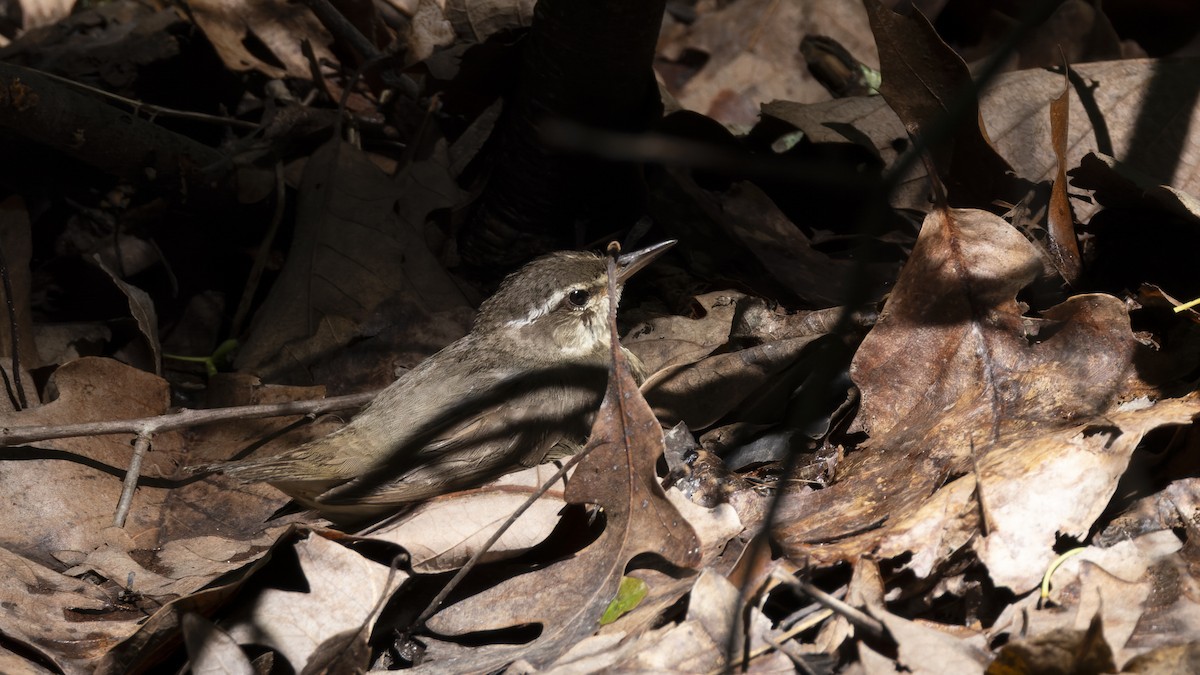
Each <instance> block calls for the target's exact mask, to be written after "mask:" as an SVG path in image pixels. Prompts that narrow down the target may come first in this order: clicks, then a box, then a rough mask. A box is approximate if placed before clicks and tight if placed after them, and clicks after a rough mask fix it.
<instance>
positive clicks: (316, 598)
mask: <svg viewBox="0 0 1200 675" xmlns="http://www.w3.org/2000/svg"><path fill="white" fill-rule="evenodd" d="M296 554H297V556H298V557H299V559H300V567H301V569H302V570H303V572H304V578H305V582H306V589H305V590H303V591H298V590H291V589H271V588H268V589H265V590H264V591H263V592H262V594H261V595H260V596H259V597H258V598H257V599H256V600H255V601H254V602H253V603H251V604H250V606H249V607H248V608H247V610H246V611H245V612H243V613H242V614H241V615H240V616H238V617H235V618H233V619H232V620H231V621H230V628H229V634H230V635H231V636H232V637H233V638H234V639H236V640H238V642H240V643H254V644H263V645H266V646H269V647H271V648H273V649H276V650H278V651H279V652H280V653H281V654H283V656H284V657H286V658H287V660H288V662H289V663H291V664H292V667H293V668H295V670H296V671H297V672H299V671H300V670H301V669H303V668H304V666H305V665H307V664H308V661H309V657H310V656H312V655H313V653H314V652H315V651H317V649H318V648H319V647H321V645H322V644H323V643H325V641H326V640H329V639H331V638H334V637H336V636H338V635H340V634H342V633H345V632H346V631H351V630H353V631H357V630H359V629H360V628H361V627H362V626H364V625H366V626H370V625H371V623H372V622H373V620H374V617H376V616H377V615H378V613H379V611H380V609H381V608H382V602H381V600H382V599H384V598H387V597H388V596H390V595H391V594H392V592H394V591H395V590H396V588H398V587H399V585H400V583H401V582H403V581H404V579H405V575H404V574H403V573H400V572H396V571H394V570H389V569H388V568H387V567H386V566H384V565H380V564H378V563H375V562H372V561H371V560H368V559H366V558H364V557H363V556H360V555H358V554H357V553H355V552H353V551H351V550H349V549H347V548H346V547H344V546H341V545H340V544H335V543H333V542H331V541H329V540H328V539H326V538H324V537H322V536H320V535H319V534H316V533H313V534H310V535H309V536H308V538H307V539H306V540H304V541H302V542H300V543H299V544H297V546H296ZM366 665H367V664H365V663H362V664H359V666H358V667H360V668H365V666H366Z"/></svg>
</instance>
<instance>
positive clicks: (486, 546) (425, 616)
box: [408, 446, 592, 635]
mask: <svg viewBox="0 0 1200 675" xmlns="http://www.w3.org/2000/svg"><path fill="white" fill-rule="evenodd" d="M591 451H592V448H591V447H590V446H589V447H584V448H583V449H582V450H580V451H579V453H578V454H576V455H575V456H573V457H571V459H569V460H567V461H566V462H563V465H562V468H560V469H559V470H558V471H556V472H555V473H554V475H553V476H551V477H550V478H549V479H548V480H547V481H546V482H545V483H543V484H542V486H541V487H540V488H538V489H537V491H536V492H534V493H533V494H531V495H529V498H528V499H526V500H525V502H524V503H523V504H521V505H520V506H519V507H517V510H516V511H513V512H512V515H510V516H509V517H508V518H507V519H505V521H504V522H503V523H502V524H501V525H500V527H499V528H497V529H496V531H495V532H493V533H492V536H490V537H488V540H487V541H485V542H483V546H480V547H479V550H477V551H475V553H474V554H473V555H472V556H471V559H470V560H468V561H467V564H465V565H463V566H462V567H461V568H460V569H459V570H458V572H457V573H455V575H454V577H453V578H451V579H450V581H449V583H447V584H446V585H445V587H443V588H442V590H441V591H440V592H439V593H438V594H437V595H436V596H434V598H433V600H430V601H429V606H427V607H426V608H425V611H423V612H421V615H420V616H418V617H417V618H416V619H415V620H413V622H412V623H411V624H410V625H409V628H408V633H409V634H410V635H411V634H412V633H413V632H414V631H416V630H417V629H418V628H420V627H421V626H422V625H424V623H425V622H426V621H428V620H429V617H431V616H433V615H434V614H435V613H436V612H437V611H438V608H440V607H441V606H442V603H443V602H445V601H446V598H447V597H448V596H449V595H450V592H451V591H453V590H454V588H455V587H456V586H458V585H459V584H460V583H462V580H463V578H464V577H466V576H467V574H469V573H470V571H471V570H472V569H474V568H475V566H476V565H477V564H479V561H480V560H481V559H483V556H484V554H485V553H487V552H488V551H489V550H491V548H492V546H495V545H496V542H497V541H500V537H502V536H504V533H505V532H507V531H508V529H509V528H510V527H512V526H513V524H514V523H516V522H517V519H518V518H520V517H521V515H522V514H523V513H525V512H526V511H528V510H529V507H531V506H533V505H534V504H535V503H537V500H538V499H540V498H541V496H542V495H544V494H546V492H548V491H549V490H550V488H552V487H554V485H555V483H557V482H558V481H560V480H562V477H563V476H565V475H567V472H568V471H570V470H571V469H573V468H574V467H575V465H576V464H578V463H579V462H580V461H581V460H582V459H583V458H584V457H586V456H587V455H588V453H590V452H591Z"/></svg>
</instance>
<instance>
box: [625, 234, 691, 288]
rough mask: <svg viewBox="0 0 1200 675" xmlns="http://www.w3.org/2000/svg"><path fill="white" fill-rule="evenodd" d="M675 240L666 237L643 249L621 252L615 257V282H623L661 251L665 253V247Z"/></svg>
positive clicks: (656, 256) (652, 260)
mask: <svg viewBox="0 0 1200 675" xmlns="http://www.w3.org/2000/svg"><path fill="white" fill-rule="evenodd" d="M677 241H678V240H676V239H668V240H666V241H662V242H659V243H657V244H654V245H653V246H647V247H646V248H643V249H638V250H636V251H630V252H629V253H625V254H622V255H621V256H620V257H618V258H617V283H618V284H623V283H625V281H626V280H628V279H629V277H631V276H633V275H634V273H636V272H637V271H638V270H640V269H642V268H643V267H645V266H646V265H649V264H650V263H652V262H654V260H655V259H656V258H658V257H659V256H660V255H662V254H663V253H666V252H667V249H669V248H671V247H672V246H674V245H675V244H676V242H677Z"/></svg>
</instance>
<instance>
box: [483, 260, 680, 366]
mask: <svg viewBox="0 0 1200 675" xmlns="http://www.w3.org/2000/svg"><path fill="white" fill-rule="evenodd" d="M674 244H675V241H674V240H668V241H664V242H662V243H659V244H655V245H653V246H648V247H646V248H643V249H639V250H637V251H632V252H630V253H626V254H623V255H621V256H620V257H619V258H617V280H616V281H617V284H616V285H617V297H616V298H615V299H614V300H615V301H620V294H621V289H622V287H623V286H624V284H625V281H626V280H627V279H629V277H630V276H632V275H633V274H634V273H635V272H637V271H638V270H640V269H642V268H643V267H645V266H646V265H648V264H650V262H651V261H653V260H654V259H656V258H658V257H659V256H660V255H662V254H663V253H664V252H665V251H666V250H667V249H669V248H671V246H673V245H674ZM608 295H609V294H608V264H607V259H606V258H605V257H604V256H600V255H596V254H594V253H580V252H574V251H564V252H558V253H551V254H549V255H545V256H542V257H540V258H538V259H536V260H534V261H532V262H530V263H529V264H527V265H525V266H524V267H522V268H521V269H519V270H517V271H516V272H513V273H512V274H511V275H509V276H508V278H506V279H505V280H504V281H503V282H502V283H501V284H500V288H499V289H497V291H496V293H495V295H493V296H492V297H490V298H488V299H487V300H486V301H485V302H484V303H483V305H482V306H481V307H480V308H479V316H478V317H477V318H476V320H475V332H481V331H482V332H494V331H505V332H507V333H509V334H510V335H512V336H513V337H514V338H516V339H518V340H521V341H522V342H530V343H533V344H534V345H537V346H540V345H544V347H545V349H546V350H547V352H548V353H546V354H544V355H542V357H543V358H545V359H547V360H554V359H556V358H561V357H564V356H565V357H582V356H586V355H591V354H597V353H600V352H602V351H605V350H607V349H608V347H609V333H608V307H609V301H610V298H609V297H608ZM552 350H557V353H553V352H552Z"/></svg>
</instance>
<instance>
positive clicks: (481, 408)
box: [191, 240, 676, 519]
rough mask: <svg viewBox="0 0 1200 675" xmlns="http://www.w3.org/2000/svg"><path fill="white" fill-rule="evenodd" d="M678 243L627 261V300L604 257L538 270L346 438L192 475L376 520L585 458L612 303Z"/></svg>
mask: <svg viewBox="0 0 1200 675" xmlns="http://www.w3.org/2000/svg"><path fill="white" fill-rule="evenodd" d="M675 243H676V241H675V240H667V241H663V242H660V243H658V244H654V245H652V246H648V247H646V248H642V249H640V250H636V251H632V252H630V253H626V254H623V255H620V256H619V257H618V258H617V260H616V265H615V267H616V279H615V285H616V289H617V297H615V298H610V297H609V292H608V277H607V267H608V263H607V260H608V259H607V258H605V257H604V256H601V255H598V254H595V253H589V252H577V251H560V252H555V253H550V254H547V255H544V256H542V257H540V258H537V259H535V260H533V261H532V262H530V263H528V264H526V265H525V266H524V267H522V268H520V269H519V270H517V271H516V272H513V273H512V274H510V275H509V276H508V277H507V278H505V279H504V281H502V282H501V283H500V286H499V287H498V289H497V290H496V292H495V294H493V295H492V296H491V297H490V298H488V299H487V300H485V301H484V302H483V303H482V304H481V306H480V308H479V312H478V314H477V316H476V318H475V321H474V324H473V326H472V329H471V331H470V332H469V333H468V334H467V335H465V336H464V337H462V338H460V339H459V340H457V341H456V342H454V343H452V344H450V345H449V346H447V347H445V348H444V349H442V350H441V351H439V352H437V353H436V354H434V355H433V356H431V357H429V358H428V359H426V360H424V361H422V362H421V363H420V364H418V365H417V366H416V367H415V368H413V369H412V370H410V371H408V372H407V373H405V374H403V375H402V376H401V377H400V378H399V379H397V380H396V381H395V382H393V383H392V384H391V385H389V386H388V387H387V388H385V389H383V390H382V391H381V392H380V393H379V394H378V395H377V396H376V397H375V398H374V399H373V400H372V401H371V402H370V403H369V404H368V405H367V406H366V407H365V408H364V409H363V410H362V411H361V412H360V413H359V414H358V415H357V416H355V417H354V418H353V419H352V420H351V421H350V422H349V423H348V424H347V425H346V426H344V427H341V428H339V429H337V430H336V431H334V432H332V433H330V434H329V435H327V436H325V437H322V438H319V439H317V440H315V441H312V442H309V443H307V444H304V445H302V446H300V447H297V448H295V449H292V450H289V451H285V452H283V453H282V454H278V455H275V456H270V457H262V458H249V459H243V460H236V461H231V462H223V463H217V464H206V465H200V466H196V467H191V469H192V472H193V473H197V472H217V473H222V474H225V475H226V476H229V477H231V478H233V479H236V480H238V481H241V482H258V481H264V482H267V483H269V484H271V485H273V486H274V487H276V488H278V489H279V490H281V491H283V492H284V493H286V494H287V495H289V496H290V497H292V498H293V499H294V500H295V501H296V502H297V503H298V504H300V505H302V506H304V507H307V508H310V509H314V510H316V511H318V512H320V513H321V514H322V515H326V516H328V517H330V518H334V519H336V518H341V519H346V518H366V517H371V516H375V515H379V514H382V513H385V512H387V511H389V510H394V509H397V508H400V507H403V506H404V505H408V504H412V503H414V502H420V501H424V500H427V499H430V498H433V497H436V496H439V495H443V494H447V493H450V492H456V491H460V490H465V489H469V488H473V487H478V486H480V485H483V484H485V483H487V482H490V481H491V480H494V479H496V478H499V477H500V476H502V475H504V474H506V473H510V472H513V471H517V470H520V469H522V468H525V467H530V466H536V465H537V464H540V463H541V462H542V461H543V460H545V459H547V457H548V456H549V455H550V454H551V451H552V450H554V449H555V448H556V446H558V447H559V448H566V449H567V451H568V452H569V451H570V450H571V449H574V448H578V447H579V446H580V444H582V442H583V441H584V440H585V438H586V435H587V432H588V429H589V427H590V425H591V419H592V417H593V416H594V413H595V411H596V409H597V408H598V407H599V404H600V400H601V398H602V397H603V395H604V390H605V385H606V382H607V377H608V366H609V362H610V360H611V354H610V349H611V337H610V333H609V326H608V311H609V303H610V302H619V300H620V294H621V289H622V288H623V286H624V284H625V282H626V281H627V280H628V279H629V278H630V277H631V276H632V275H633V274H634V273H636V272H637V271H639V270H641V269H643V268H644V267H646V266H647V265H648V264H650V262H651V261H653V260H655V259H657V258H658V257H659V256H661V255H662V254H663V253H664V252H665V251H667V250H668V249H669V248H671V247H672V246H673V245H675ZM622 349H624V348H623V347H622ZM625 354H626V356H627V357H629V359H630V362H631V364H632V365H633V366H634V368H633V370H634V371H635V377H643V378H644V373H641V372H640V371H641V367H640V363H639V362H638V361H637V360H636V359H635V358H633V355H632V354H630V353H629V352H628V351H626V352H625ZM556 452H557V451H556Z"/></svg>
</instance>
